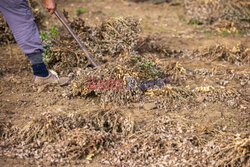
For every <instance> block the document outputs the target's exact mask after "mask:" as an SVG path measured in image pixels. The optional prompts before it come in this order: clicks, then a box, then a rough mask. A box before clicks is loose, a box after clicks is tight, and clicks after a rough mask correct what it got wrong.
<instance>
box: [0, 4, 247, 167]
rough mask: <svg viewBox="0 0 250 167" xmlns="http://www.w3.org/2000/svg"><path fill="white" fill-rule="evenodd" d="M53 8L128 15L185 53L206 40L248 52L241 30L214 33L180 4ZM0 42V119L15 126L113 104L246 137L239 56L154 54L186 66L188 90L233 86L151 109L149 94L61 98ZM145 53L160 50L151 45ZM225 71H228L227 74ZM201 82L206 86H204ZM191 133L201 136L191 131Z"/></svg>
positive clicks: (136, 114) (13, 48) (93, 21)
mask: <svg viewBox="0 0 250 167" xmlns="http://www.w3.org/2000/svg"><path fill="white" fill-rule="evenodd" d="M58 8H59V10H62V9H65V10H66V11H67V12H69V17H70V18H71V17H76V10H77V9H79V8H85V9H84V12H83V13H82V14H81V15H80V17H81V18H82V19H84V21H85V22H86V24H87V25H90V26H92V27H95V26H99V25H100V24H101V22H103V21H104V20H107V19H108V18H110V17H120V16H123V17H128V16H130V17H134V18H137V19H142V20H141V24H142V29H143V32H142V34H141V36H142V37H146V36H148V35H152V34H154V36H156V37H159V38H161V44H162V45H164V46H167V47H168V48H170V49H172V50H176V51H186V52H190V53H191V52H193V51H194V50H202V49H206V48H209V47H213V46H214V45H218V46H224V47H226V48H229V49H233V48H234V47H236V46H238V45H240V44H242V45H244V47H246V48H248V53H246V54H247V57H248V58H246V59H245V60H246V61H247V60H249V48H250V41H249V40H250V38H249V34H245V35H242V34H235V35H231V34H226V35H225V34H216V33H212V32H207V31H206V30H207V27H208V25H200V26H199V25H190V24H188V16H186V15H185V11H184V8H183V5H182V4H177V5H176V4H172V5H171V3H163V4H159V5H155V4H152V3H150V2H143V3H133V2H127V1H122V0H98V1H91V0H75V1H59V2H58ZM46 16H47V18H46V20H45V24H46V26H47V27H51V26H52V24H51V23H53V24H55V25H57V24H60V23H59V22H58V21H57V20H56V18H55V16H49V15H46ZM0 50H1V54H0V60H1V61H0V76H1V80H0V120H1V122H11V124H13V125H14V126H16V127H24V126H25V125H26V124H27V123H28V122H29V121H30V120H32V119H33V118H35V117H39V116H40V114H41V113H43V112H47V111H58V112H65V111H67V112H72V113H77V112H79V113H83V112H94V111H96V110H100V109H103V110H119V111H120V112H121V113H122V115H123V116H124V117H125V118H128V119H129V120H132V121H133V122H135V124H138V126H142V125H143V124H145V125H149V122H150V121H151V120H154V119H158V118H160V117H169V118H173V119H174V120H176V121H177V122H183V123H186V125H188V126H190V127H191V126H194V127H195V128H196V129H195V131H196V132H197V131H200V134H204V135H206V134H205V131H207V132H208V133H214V134H215V133H217V132H219V131H220V132H223V133H227V134H232V135H236V134H239V135H240V136H242V135H243V136H244V135H246V136H248V137H247V139H248V140H249V97H250V89H249V88H250V87H249V75H250V68H249V62H242V64H240V65H238V64H237V63H235V62H230V61H226V60H220V59H217V58H216V57H214V58H213V57H211V58H210V57H209V56H208V58H201V59H197V58H196V57H195V56H194V57H191V58H190V57H185V56H183V57H171V56H170V57H168V56H165V57H164V56H163V58H161V59H159V60H160V61H159V62H158V64H157V65H158V66H160V67H162V68H165V67H167V65H169V64H171V63H175V62H178V63H179V64H181V66H182V67H183V68H184V69H188V71H189V72H188V71H187V73H186V74H185V76H186V77H187V79H186V81H185V86H186V85H188V86H189V88H190V89H191V90H197V88H200V89H201V91H200V92H202V91H204V92H205V93H209V92H210V91H211V92H215V91H216V90H218V92H220V91H222V92H223V91H224V92H228V91H232V92H234V91H235V92H237V93H238V94H237V93H236V95H235V96H234V95H232V96H233V97H229V96H230V95H229V94H230V93H228V94H227V95H225V97H221V98H223V100H218V99H219V98H220V97H219V96H224V95H217V96H213V95H211V96H208V98H211V99H209V100H207V99H206V97H203V95H202V96H201V95H200V96H197V97H195V98H194V99H193V100H194V101H195V102H194V101H190V102H189V103H185V105H184V104H183V106H181V107H179V108H177V109H174V110H171V111H168V110H165V109H156V106H155V105H154V104H152V103H149V102H147V103H144V104H142V103H133V104H132V107H131V106H129V107H127V106H125V105H124V106H119V105H118V106H117V105H115V104H113V105H107V106H103V105H99V104H98V103H93V101H92V100H89V99H87V98H83V97H74V98H70V99H69V98H67V97H64V96H62V94H63V92H64V90H65V89H67V86H66V87H45V88H38V89H37V88H35V87H34V86H33V84H32V77H33V76H32V70H31V67H30V64H29V61H28V59H27V58H26V57H25V56H24V54H23V53H22V52H21V50H20V49H19V48H18V46H17V45H16V44H11V45H6V46H1V48H0ZM197 53H198V52H197ZM153 55H154V56H161V55H159V54H157V53H153ZM233 74H234V77H233ZM230 77H233V79H232V80H230V79H229V78H230ZM244 77H245V78H244ZM69 86H70V85H69ZM202 87H203V88H204V89H202ZM206 87H207V89H210V90H205V89H206ZM211 89H212V90H211ZM205 93H204V94H205ZM222 94H223V93H222ZM227 98H230V99H227ZM149 120H150V121H149ZM190 127H188V128H190ZM203 132H204V133H203ZM197 134H199V133H197ZM203 137H204V136H203ZM213 137H214V136H213V135H211V136H209V135H207V136H206V137H204V138H206V140H208V141H211V140H213V139H211V138H213ZM184 138H185V137H184ZM198 138H202V137H199V136H198ZM207 138H209V139H207ZM201 140H202V139H201ZM204 140H205V139H204ZM201 143H202V142H201ZM248 144H249V143H248ZM248 147H249V145H248ZM248 149H249V148H248ZM248 151H249V150H248ZM248 155H249V152H248ZM105 156H106V155H105ZM105 156H104V155H103V154H98V155H97V156H95V157H94V159H93V162H92V161H91V162H90V164H89V165H87V166H91V167H94V166H104V165H103V164H102V163H101V162H100V161H99V160H100V159H102V158H104V159H105ZM171 156H173V155H171ZM35 164H36V162H35V160H34V159H32V158H31V159H28V160H23V159H19V158H13V156H11V155H10V156H9V157H8V156H6V155H5V156H1V154H0V166H35ZM113 165H117V164H115V163H114V164H113ZM203 165H204V164H203Z"/></svg>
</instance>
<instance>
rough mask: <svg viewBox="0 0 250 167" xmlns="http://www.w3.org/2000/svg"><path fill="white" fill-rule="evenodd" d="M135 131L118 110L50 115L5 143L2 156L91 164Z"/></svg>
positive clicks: (21, 130)
mask: <svg viewBox="0 0 250 167" xmlns="http://www.w3.org/2000/svg"><path fill="white" fill-rule="evenodd" d="M134 129H135V127H134V124H133V122H131V121H130V120H128V119H127V118H126V117H124V116H123V115H122V114H121V113H120V112H118V111H115V110H112V111H104V110H103V111H92V112H91V113H67V112H65V113H62V112H60V113H58V112H46V113H42V114H41V115H40V116H39V117H36V118H33V119H32V120H31V121H30V122H28V124H27V125H26V126H25V127H23V128H21V129H18V132H15V133H13V134H12V136H11V137H9V138H6V140H4V141H1V152H2V153H3V154H4V155H9V156H11V157H12V156H13V157H15V156H18V157H21V158H30V157H32V158H35V159H36V160H38V162H39V161H40V162H41V163H43V162H46V161H47V163H52V164H53V163H59V162H61V163H66V162H69V160H73V159H78V160H79V159H83V160H85V159H87V160H91V159H92V158H93V157H94V156H95V155H97V154H99V153H100V152H101V151H104V150H107V149H108V148H109V147H112V145H113V143H114V142H115V141H116V140H117V139H119V138H120V136H123V137H126V136H127V135H128V134H130V133H132V132H133V131H134ZM3 148H4V149H3Z"/></svg>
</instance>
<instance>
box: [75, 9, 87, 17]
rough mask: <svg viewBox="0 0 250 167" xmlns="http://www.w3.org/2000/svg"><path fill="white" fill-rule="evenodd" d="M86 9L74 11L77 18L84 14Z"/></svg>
mask: <svg viewBox="0 0 250 167" xmlns="http://www.w3.org/2000/svg"><path fill="white" fill-rule="evenodd" d="M86 10H87V9H86V8H79V9H76V14H77V16H80V15H81V14H83V13H85V12H86Z"/></svg>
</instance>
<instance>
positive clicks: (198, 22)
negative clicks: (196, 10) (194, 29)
mask: <svg viewBox="0 0 250 167" xmlns="http://www.w3.org/2000/svg"><path fill="white" fill-rule="evenodd" d="M188 24H189V25H202V24H203V22H201V21H199V20H196V19H191V20H189V22H188Z"/></svg>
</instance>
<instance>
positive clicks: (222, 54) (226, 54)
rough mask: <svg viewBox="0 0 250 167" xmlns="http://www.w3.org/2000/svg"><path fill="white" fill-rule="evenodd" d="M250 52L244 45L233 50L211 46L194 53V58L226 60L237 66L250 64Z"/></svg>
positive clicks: (220, 46)
mask: <svg viewBox="0 0 250 167" xmlns="http://www.w3.org/2000/svg"><path fill="white" fill-rule="evenodd" d="M249 54H250V50H249V48H246V47H245V46H244V45H241V44H240V45H237V46H234V47H233V48H226V47H225V46H222V45H216V46H211V47H208V48H205V49H202V50H199V51H194V53H193V56H194V57H196V58H207V59H209V60H211V61H216V60H219V61H220V60H224V61H228V62H230V63H232V64H236V65H244V64H249V63H250V59H249V58H250V56H249Z"/></svg>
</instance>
